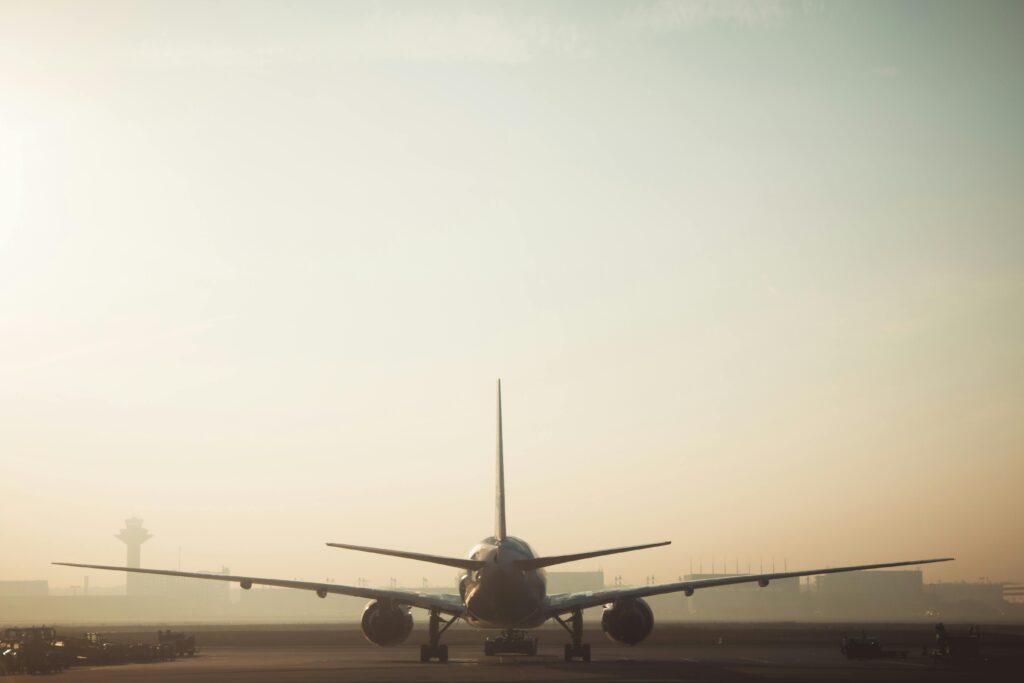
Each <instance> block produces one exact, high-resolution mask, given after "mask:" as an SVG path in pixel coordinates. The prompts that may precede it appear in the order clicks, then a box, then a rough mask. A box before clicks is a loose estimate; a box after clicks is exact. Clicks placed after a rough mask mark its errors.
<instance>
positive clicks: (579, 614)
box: [555, 609, 590, 662]
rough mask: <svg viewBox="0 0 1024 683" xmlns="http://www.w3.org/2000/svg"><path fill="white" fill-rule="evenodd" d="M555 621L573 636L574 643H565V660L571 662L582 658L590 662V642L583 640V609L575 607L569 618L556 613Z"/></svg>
mask: <svg viewBox="0 0 1024 683" xmlns="http://www.w3.org/2000/svg"><path fill="white" fill-rule="evenodd" d="M555 621H557V622H558V623H559V625H560V626H561V627H562V628H564V629H565V630H566V631H568V632H569V635H570V636H572V643H566V645H565V661H567V662H571V661H572V660H574V659H580V660H582V661H584V662H589V661H590V643H586V644H584V642H583V610H580V609H574V610H573V611H572V616H570V617H569V618H568V619H563V618H562V617H560V616H558V615H555Z"/></svg>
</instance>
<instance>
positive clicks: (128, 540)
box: [115, 517, 153, 595]
mask: <svg viewBox="0 0 1024 683" xmlns="http://www.w3.org/2000/svg"><path fill="white" fill-rule="evenodd" d="M115 538H118V539H120V541H121V542H122V543H124V544H125V545H126V546H128V560H127V563H126V564H125V566H127V567H141V566H142V544H143V543H145V542H146V541H148V540H149V539H151V538H153V536H152V534H150V533H149V532H148V531H146V530H145V529H143V528H142V520H141V519H139V518H138V517H132V518H131V519H126V520H124V528H123V529H121V533H119V534H118V535H117V536H115ZM144 579H145V576H144V575H142V574H134V573H131V572H129V573H128V576H127V593H128V595H141V594H143V593H145V592H146V591H145V588H144V583H145V580H144Z"/></svg>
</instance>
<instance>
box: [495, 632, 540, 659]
mask: <svg viewBox="0 0 1024 683" xmlns="http://www.w3.org/2000/svg"><path fill="white" fill-rule="evenodd" d="M484 654H485V655H487V656H488V657H491V656H493V655H535V654H537V639H536V638H530V637H529V636H527V635H526V632H525V631H517V630H515V629H511V628H510V629H506V630H504V631H502V632H501V635H500V636H498V637H497V638H488V639H487V640H485V641H484Z"/></svg>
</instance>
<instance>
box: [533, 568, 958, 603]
mask: <svg viewBox="0 0 1024 683" xmlns="http://www.w3.org/2000/svg"><path fill="white" fill-rule="evenodd" d="M952 559H954V558H952V557H939V558H934V559H930V560H908V561H905V562H885V563H882V564H861V565H857V566H853V567H830V568H827V569H809V570H806V571H801V572H778V573H774V574H742V575H739V576H721V577H715V578H711V579H695V580H693V581H678V582H676V583H662V584H658V585H655V586H636V587H633V588H609V589H608V590H603V591H587V592H584V593H564V594H561V595H552V596H550V597H549V598H548V605H547V611H548V614H549V615H551V616H554V615H556V614H565V613H566V612H571V611H572V610H574V609H586V608H588V607H598V606H600V605H606V604H609V603H613V602H615V601H616V600H622V599H624V598H646V597H649V596H651V595H662V594H664V593H680V592H681V593H686V594H687V595H691V594H692V593H693V591H695V590H698V589H700V588H711V587H713V586H731V585H733V584H737V583H754V582H757V583H759V584H760V585H761V586H762V587H764V586H767V585H768V582H769V581H774V580H776V579H792V578H795V577H798V576H815V575H819V574H838V573H840V572H856V571H860V570H862V569H883V568H885V567H905V566H907V565H915V564H930V563H932V562H949V561H950V560H952Z"/></svg>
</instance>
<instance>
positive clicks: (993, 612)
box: [925, 582, 1020, 619]
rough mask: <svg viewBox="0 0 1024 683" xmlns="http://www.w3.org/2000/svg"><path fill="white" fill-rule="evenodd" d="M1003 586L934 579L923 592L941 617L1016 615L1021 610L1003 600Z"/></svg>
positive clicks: (932, 609)
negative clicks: (942, 581)
mask: <svg viewBox="0 0 1024 683" xmlns="http://www.w3.org/2000/svg"><path fill="white" fill-rule="evenodd" d="M1005 590H1006V589H1005V585H1004V584H1001V583H988V582H981V583H965V582H960V583H933V584H929V585H928V586H927V587H926V588H925V595H926V596H927V598H928V605H929V609H930V610H931V612H932V614H934V615H935V616H937V617H942V618H943V619H970V618H978V617H986V618H989V619H999V618H1005V617H1009V616H1011V615H1019V614H1020V610H1019V609H1016V606H1015V605H1014V604H1013V603H1011V602H1009V601H1007V600H1006V595H1005V594H1004V593H1005Z"/></svg>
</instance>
